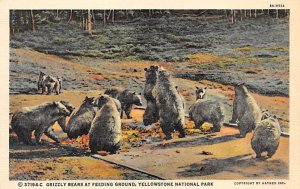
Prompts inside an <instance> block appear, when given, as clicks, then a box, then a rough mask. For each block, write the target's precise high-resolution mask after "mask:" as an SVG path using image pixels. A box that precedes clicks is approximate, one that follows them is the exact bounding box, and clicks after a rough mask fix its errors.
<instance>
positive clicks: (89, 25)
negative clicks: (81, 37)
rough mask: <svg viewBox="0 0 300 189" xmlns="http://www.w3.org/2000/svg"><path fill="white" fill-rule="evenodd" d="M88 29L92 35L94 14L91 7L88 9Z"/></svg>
mask: <svg viewBox="0 0 300 189" xmlns="http://www.w3.org/2000/svg"><path fill="white" fill-rule="evenodd" d="M87 30H88V33H89V34H90V35H91V34H92V16H91V10H90V9H88V19H87Z"/></svg>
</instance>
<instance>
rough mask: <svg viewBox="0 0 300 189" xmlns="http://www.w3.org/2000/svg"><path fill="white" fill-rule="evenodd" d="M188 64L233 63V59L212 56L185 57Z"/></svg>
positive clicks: (196, 55) (200, 54) (195, 55)
mask: <svg viewBox="0 0 300 189" xmlns="http://www.w3.org/2000/svg"><path fill="white" fill-rule="evenodd" d="M187 58H188V60H189V62H190V63H214V62H233V61H234V59H233V58H229V57H223V56H216V55H212V54H202V53H197V54H192V55H188V56H187Z"/></svg>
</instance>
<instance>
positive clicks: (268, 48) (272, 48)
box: [264, 46, 289, 52]
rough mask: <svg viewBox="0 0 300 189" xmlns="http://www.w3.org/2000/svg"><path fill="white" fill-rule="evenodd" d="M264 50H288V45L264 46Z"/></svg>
mask: <svg viewBox="0 0 300 189" xmlns="http://www.w3.org/2000/svg"><path fill="white" fill-rule="evenodd" d="M264 49H265V50H271V51H280V52H288V51H289V47H287V46H270V47H265V48H264Z"/></svg>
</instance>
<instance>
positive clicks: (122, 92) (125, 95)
mask: <svg viewBox="0 0 300 189" xmlns="http://www.w3.org/2000/svg"><path fill="white" fill-rule="evenodd" d="M104 94H107V95H109V96H110V97H112V98H116V99H118V100H119V101H120V103H121V118H122V115H123V111H125V114H126V116H127V118H128V119H131V118H132V117H131V116H130V113H131V110H132V106H133V105H137V106H142V100H141V96H140V95H141V94H138V95H137V94H136V93H135V92H131V91H129V90H128V89H124V88H119V87H111V88H109V89H107V90H106V91H105V92H104Z"/></svg>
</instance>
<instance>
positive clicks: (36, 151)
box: [9, 136, 89, 159]
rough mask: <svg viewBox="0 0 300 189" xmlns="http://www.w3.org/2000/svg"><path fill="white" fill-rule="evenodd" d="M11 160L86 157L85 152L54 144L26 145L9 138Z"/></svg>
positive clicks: (86, 153) (12, 137)
mask: <svg viewBox="0 0 300 189" xmlns="http://www.w3.org/2000/svg"><path fill="white" fill-rule="evenodd" d="M9 149H10V150H9V158H10V159H33V158H53V157H65V156H77V157H79V156H86V155H89V153H88V152H84V151H82V150H79V149H77V148H74V147H70V146H66V145H64V146H59V145H56V144H54V143H49V142H45V141H44V142H43V143H42V144H40V145H24V144H23V143H22V142H20V141H18V139H17V137H15V136H10V137H9Z"/></svg>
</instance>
